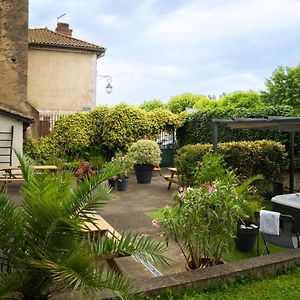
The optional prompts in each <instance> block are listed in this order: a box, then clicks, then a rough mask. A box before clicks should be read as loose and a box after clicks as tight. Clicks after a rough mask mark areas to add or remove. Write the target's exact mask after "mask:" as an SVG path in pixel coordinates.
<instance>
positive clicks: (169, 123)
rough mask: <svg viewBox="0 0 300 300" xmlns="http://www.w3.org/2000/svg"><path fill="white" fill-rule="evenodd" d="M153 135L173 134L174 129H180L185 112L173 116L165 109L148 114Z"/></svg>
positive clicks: (185, 115)
mask: <svg viewBox="0 0 300 300" xmlns="http://www.w3.org/2000/svg"><path fill="white" fill-rule="evenodd" d="M148 117H149V120H150V122H151V128H152V130H151V132H152V134H153V135H155V134H158V133H160V132H161V131H163V130H164V131H167V132H169V133H173V130H174V129H175V128H178V127H181V126H182V125H183V124H184V121H185V119H186V117H187V114H186V113H185V112H182V113H179V114H173V113H171V112H170V111H169V110H168V109H166V108H158V109H155V110H153V111H151V112H149V113H148Z"/></svg>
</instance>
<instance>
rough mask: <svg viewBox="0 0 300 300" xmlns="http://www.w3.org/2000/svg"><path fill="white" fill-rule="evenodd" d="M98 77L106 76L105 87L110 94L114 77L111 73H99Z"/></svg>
mask: <svg viewBox="0 0 300 300" xmlns="http://www.w3.org/2000/svg"><path fill="white" fill-rule="evenodd" d="M97 77H102V78H106V81H107V86H106V87H105V90H106V93H107V94H110V93H111V92H112V89H113V87H112V85H111V84H110V83H111V82H112V78H111V76H109V75H97Z"/></svg>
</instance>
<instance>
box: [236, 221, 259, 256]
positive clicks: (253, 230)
mask: <svg viewBox="0 0 300 300" xmlns="http://www.w3.org/2000/svg"><path fill="white" fill-rule="evenodd" d="M258 231H259V228H258V226H256V225H254V224H252V225H250V226H244V227H241V226H239V227H238V230H237V235H236V239H235V245H236V249H237V250H239V251H241V252H251V251H252V250H253V247H254V245H255V243H256V239H257V235H258Z"/></svg>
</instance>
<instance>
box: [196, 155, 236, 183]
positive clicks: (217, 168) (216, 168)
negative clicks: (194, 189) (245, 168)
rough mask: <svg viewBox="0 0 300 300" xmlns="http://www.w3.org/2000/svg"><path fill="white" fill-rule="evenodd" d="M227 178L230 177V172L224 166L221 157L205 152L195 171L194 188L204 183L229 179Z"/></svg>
mask: <svg viewBox="0 0 300 300" xmlns="http://www.w3.org/2000/svg"><path fill="white" fill-rule="evenodd" d="M229 177H231V176H230V170H229V169H228V167H227V166H226V163H225V160H224V158H223V156H222V155H220V154H215V153H211V152H207V153H206V154H205V155H204V156H203V158H202V161H200V162H199V164H198V165H197V167H196V169H195V184H196V186H199V185H201V184H204V183H205V182H213V181H215V180H222V179H226V178H228V179H229Z"/></svg>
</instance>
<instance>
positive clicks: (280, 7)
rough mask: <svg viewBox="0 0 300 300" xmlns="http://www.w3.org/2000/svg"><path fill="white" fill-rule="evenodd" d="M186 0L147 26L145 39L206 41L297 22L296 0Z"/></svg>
mask: <svg viewBox="0 0 300 300" xmlns="http://www.w3.org/2000/svg"><path fill="white" fill-rule="evenodd" d="M200 3H201V1H194V2H192V3H188V4H187V5H186V6H185V7H183V8H181V9H179V10H177V11H175V12H172V13H170V14H168V15H166V16H165V18H163V19H161V21H160V22H158V23H157V24H154V26H152V27H150V28H149V29H148V31H147V33H146V36H145V39H148V40H150V41H151V42H154V43H157V44H161V45H168V46H170V45H172V46H180V45H185V44H187V45H189V46H196V45H199V46H201V45H204V46H205V45H206V43H211V42H212V41H218V40H220V39H227V40H228V39H231V38H241V37H243V38H245V37H247V36H249V35H255V34H257V33H258V34H260V35H261V34H268V33H272V32H276V31H277V30H278V31H281V30H283V29H284V28H287V27H293V26H295V25H296V24H298V26H299V25H300V18H299V15H300V2H299V1H295V0H252V1H236V0H235V1H223V3H224V4H222V5H219V6H217V7H216V6H211V7H208V6H202V5H201V4H200Z"/></svg>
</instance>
